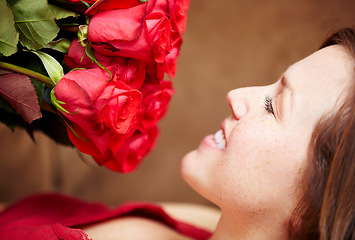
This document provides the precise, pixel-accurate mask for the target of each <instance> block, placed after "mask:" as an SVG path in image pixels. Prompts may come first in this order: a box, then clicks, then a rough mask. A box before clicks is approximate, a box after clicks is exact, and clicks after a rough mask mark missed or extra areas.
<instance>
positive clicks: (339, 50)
mask: <svg viewBox="0 0 355 240" xmlns="http://www.w3.org/2000/svg"><path fill="white" fill-rule="evenodd" d="M353 73H354V60H353V58H352V57H351V56H350V54H348V52H347V51H346V49H345V48H344V47H342V46H340V45H333V46H329V47H326V48H322V49H320V50H318V51H316V52H315V53H313V54H311V55H309V56H308V57H306V58H304V59H302V60H301V61H299V62H297V63H295V64H294V65H292V66H290V67H289V68H288V70H287V71H286V73H285V75H287V77H288V78H289V79H290V80H291V82H292V84H293V86H295V88H301V89H302V91H303V92H304V91H307V89H308V90H309V91H315V92H317V93H321V92H323V91H324V93H325V94H331V93H338V96H339V94H340V93H339V91H343V90H344V88H345V87H347V86H350V84H351V83H352V79H353Z"/></svg>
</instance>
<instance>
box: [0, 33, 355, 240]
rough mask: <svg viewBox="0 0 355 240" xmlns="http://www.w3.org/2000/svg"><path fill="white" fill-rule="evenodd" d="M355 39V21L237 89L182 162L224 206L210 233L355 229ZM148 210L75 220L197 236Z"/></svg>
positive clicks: (346, 235) (196, 183)
mask: <svg viewBox="0 0 355 240" xmlns="http://www.w3.org/2000/svg"><path fill="white" fill-rule="evenodd" d="M354 49H355V33H354V31H353V30H352V29H343V30H341V31H338V32H337V33H335V34H334V35H333V36H332V37H331V38H329V39H328V40H327V41H326V43H325V44H324V45H323V47H322V48H321V49H320V50H319V51H317V52H315V53H314V54H312V55H310V56H308V57H306V58H305V59H303V60H301V61H299V62H297V63H295V64H294V65H292V66H290V67H289V68H288V69H287V70H286V71H285V72H284V73H283V74H282V75H281V77H280V79H279V80H278V81H277V82H276V83H274V84H272V85H269V86H264V87H251V88H242V89H236V90H232V91H231V92H229V94H228V96H227V100H228V104H229V105H230V107H231V110H232V115H231V116H230V117H228V118H226V119H225V120H224V121H223V123H222V125H221V130H220V131H218V132H217V133H216V134H215V135H210V136H207V137H206V138H205V139H204V140H203V141H202V143H201V144H200V146H199V147H198V149H197V150H195V151H193V152H191V153H189V154H187V155H186V156H185V157H184V159H183V161H182V165H181V173H182V176H183V178H184V179H185V180H186V182H188V183H189V184H190V185H191V186H192V187H193V188H194V189H195V190H196V191H197V192H198V193H200V194H201V195H203V196H204V197H206V198H207V199H209V200H210V201H212V202H213V203H215V204H216V205H217V206H219V207H220V208H221V211H222V216H221V218H220V220H219V223H218V225H217V228H216V230H215V231H214V233H213V234H212V236H211V239H355V202H354V201H355V196H354V192H355V141H354V140H355V109H354V107H355V105H354V103H355V91H354V90H355V89H354V86H355V81H354V78H355V76H354V74H355V71H354V70H355V69H354V64H355V51H354ZM61 202H62V201H61ZM27 203H28V202H27ZM80 204H82V203H79V205H80ZM22 205H24V204H22ZM19 206H21V204H20V205H18V206H17V207H19ZM71 206H73V205H71ZM14 208H15V207H13V209H14ZM65 209H67V207H66V208H65ZM71 209H76V208H73V207H72V208H71ZM63 211H64V210H63ZM103 211H104V210H103ZM105 211H106V210H105ZM154 211H159V210H157V209H155V210H154ZM10 212H11V211H10ZM99 212H100V211H99ZM148 212H150V213H151V212H152V210H151V209H150V210H148ZM79 213H80V212H79V211H78V213H75V214H76V215H80V216H81V215H82V214H81V213H80V214H79ZM138 213H139V214H138ZM140 213H141V209H140V211H138V212H137V211H135V214H123V215H119V214H116V215H115V214H113V215H112V214H111V215H110V214H108V215H105V214H104V215H105V216H104V215H103V214H101V215H102V217H101V218H95V219H94V220H91V221H89V220H88V221H87V222H86V223H81V224H79V223H77V222H76V223H77V224H73V223H72V224H71V225H70V224H67V225H68V226H76V227H79V228H81V229H83V230H84V231H85V232H86V233H87V234H88V237H91V238H93V239H187V238H186V236H190V237H192V235H188V234H186V231H185V232H184V229H185V230H186V229H187V228H188V227H186V226H185V225H183V227H181V226H182V225H181V223H178V224H175V223H176V222H174V220H173V219H171V218H170V217H167V216H166V215H164V213H162V214H158V215H154V214H153V215H154V216H153V217H151V218H149V219H147V218H142V216H146V214H140ZM145 213H147V212H145ZM95 214H96V215H100V214H99V213H95ZM95 214H94V213H93V214H92V215H95ZM137 214H138V216H137ZM44 215H46V214H44ZM109 215H110V216H109ZM163 215H164V217H162V216H163ZM118 216H124V217H121V218H117V217H118ZM162 218H164V219H165V220H164V219H163V220H162ZM0 219H1V216H0ZM4 219H5V220H6V218H4V217H3V221H4ZM7 219H9V218H7ZM105 219H111V220H109V221H104V220H105ZM156 219H158V220H159V221H156ZM67 222H68V221H67ZM69 222H70V221H69ZM73 222H74V221H73ZM172 222H173V223H172ZM92 223H97V224H92ZM166 223H169V224H166ZM171 223H172V224H171ZM167 226H169V227H167ZM176 226H177V227H176ZM172 228H173V229H176V230H177V231H173V230H172ZM51 229H52V228H51ZM181 229H182V230H181ZM189 229H190V228H189ZM57 230H58V229H57ZM190 230H191V229H190ZM190 230H188V231H190ZM58 231H59V230H58ZM188 231H187V232H188ZM191 231H195V230H191ZM0 232H1V221H0ZM179 232H180V233H183V235H182V234H179ZM201 234H202V235H203V234H205V233H201ZM202 235H201V236H202ZM194 236H197V235H194ZM110 237H111V238H110ZM120 237H121V238H120ZM207 237H210V236H209V235H208V234H207V235H206V234H205V235H203V237H194V238H196V239H204V238H207Z"/></svg>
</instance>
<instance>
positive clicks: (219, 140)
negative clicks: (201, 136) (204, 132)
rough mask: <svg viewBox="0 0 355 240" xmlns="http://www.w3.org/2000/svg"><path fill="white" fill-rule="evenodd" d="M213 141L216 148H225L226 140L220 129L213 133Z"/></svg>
mask: <svg viewBox="0 0 355 240" xmlns="http://www.w3.org/2000/svg"><path fill="white" fill-rule="evenodd" d="M214 141H215V143H216V145H217V147H218V148H220V149H222V150H225V149H226V140H225V138H224V134H223V131H222V130H218V131H217V132H216V134H215V135H214Z"/></svg>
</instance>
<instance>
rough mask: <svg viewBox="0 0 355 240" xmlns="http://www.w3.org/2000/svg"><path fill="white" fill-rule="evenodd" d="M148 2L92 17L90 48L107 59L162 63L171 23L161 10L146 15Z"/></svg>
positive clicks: (166, 14)
mask: <svg viewBox="0 0 355 240" xmlns="http://www.w3.org/2000/svg"><path fill="white" fill-rule="evenodd" d="M150 2H152V4H153V3H154V1H148V4H140V5H137V6H134V7H131V8H126V9H115V10H106V11H103V12H100V13H97V14H95V15H94V16H93V17H92V19H91V20H90V23H89V29H88V39H89V41H90V42H91V44H92V46H93V47H94V49H95V50H96V51H97V52H99V53H101V54H103V55H107V56H124V57H130V58H136V59H141V60H144V61H148V62H153V61H155V62H163V61H164V60H165V57H166V54H168V53H169V51H170V49H171V39H170V37H171V23H170V20H169V18H168V12H163V11H162V9H161V8H158V10H156V11H155V10H154V8H153V9H152V12H149V11H148V10H147V9H148V8H149V7H150V4H151V3H150ZM166 9H168V7H167V8H166Z"/></svg>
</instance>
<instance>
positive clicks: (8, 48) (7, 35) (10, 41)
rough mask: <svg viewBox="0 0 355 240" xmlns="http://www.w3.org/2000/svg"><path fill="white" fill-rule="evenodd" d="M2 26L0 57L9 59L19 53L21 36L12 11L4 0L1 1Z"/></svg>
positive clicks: (0, 16) (0, 19) (0, 20)
mask: <svg viewBox="0 0 355 240" xmlns="http://www.w3.org/2000/svg"><path fill="white" fill-rule="evenodd" d="M0 26H1V27H0V55H3V56H5V57H7V56H10V55H12V54H14V53H15V52H17V43H18V38H19V34H18V32H17V31H16V28H15V21H14V16H13V15H12V12H11V9H10V8H8V6H7V4H6V1H4V0H1V1H0Z"/></svg>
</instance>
